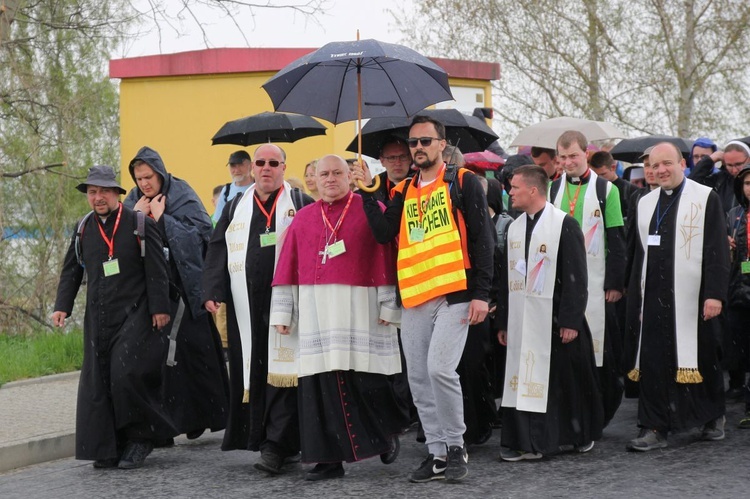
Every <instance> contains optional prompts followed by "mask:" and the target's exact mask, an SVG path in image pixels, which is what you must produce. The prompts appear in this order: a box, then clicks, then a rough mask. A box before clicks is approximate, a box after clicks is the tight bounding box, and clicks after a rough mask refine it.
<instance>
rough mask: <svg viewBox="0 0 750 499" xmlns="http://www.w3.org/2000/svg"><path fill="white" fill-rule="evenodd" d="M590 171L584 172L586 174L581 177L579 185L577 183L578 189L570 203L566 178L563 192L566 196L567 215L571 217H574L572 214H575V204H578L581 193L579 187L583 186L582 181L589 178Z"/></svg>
mask: <svg viewBox="0 0 750 499" xmlns="http://www.w3.org/2000/svg"><path fill="white" fill-rule="evenodd" d="M590 171H591V170H586V173H584V174H583V175H581V183H579V184H578V187H577V188H576V194H575V197H574V198H573V201H572V202H571V200H570V188H569V186H568V179H567V178H566V179H565V192H567V194H568V213H569V214H570V216H571V217H575V215H574V214H575V212H576V204H577V203H578V195H579V194H580V193H581V186H582V185H583V179H585V178H586V177H588V176H589V172H590Z"/></svg>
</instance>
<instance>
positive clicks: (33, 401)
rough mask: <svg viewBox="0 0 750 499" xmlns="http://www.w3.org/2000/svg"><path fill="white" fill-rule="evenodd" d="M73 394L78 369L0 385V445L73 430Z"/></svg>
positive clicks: (75, 395)
mask: <svg viewBox="0 0 750 499" xmlns="http://www.w3.org/2000/svg"><path fill="white" fill-rule="evenodd" d="M77 395H78V373H69V374H65V375H60V376H50V377H48V378H47V379H45V381H44V382H39V381H38V380H29V382H16V383H8V384H6V385H4V386H3V387H2V389H0V421H1V422H2V424H0V447H4V446H6V445H12V444H14V443H19V442H22V441H25V440H27V439H29V438H32V437H34V438H42V437H45V436H51V435H58V434H61V433H73V432H75V418H76V397H77Z"/></svg>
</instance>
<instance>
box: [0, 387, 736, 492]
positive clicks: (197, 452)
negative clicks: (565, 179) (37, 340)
mask: <svg viewBox="0 0 750 499" xmlns="http://www.w3.org/2000/svg"><path fill="white" fill-rule="evenodd" d="M742 409H743V405H742V404H733V405H729V406H728V419H729V423H730V424H728V425H727V438H726V440H724V441H721V442H700V441H697V431H692V432H686V433H683V434H680V435H676V436H672V437H670V446H669V447H668V448H667V449H663V450H658V451H653V452H651V453H647V454H636V453H629V452H625V451H624V446H625V443H626V442H627V441H628V440H629V439H630V438H632V437H633V434H634V433H635V429H634V421H635V410H636V405H635V402H634V401H632V400H626V401H625V402H624V403H623V406H622V407H621V409H620V412H618V414H617V416H616V418H615V420H614V421H613V422H612V424H611V425H610V426H609V427H608V428H607V429H606V430H605V435H604V438H603V439H602V440H601V441H600V442H598V443H597V445H596V447H594V449H593V450H592V451H591V452H590V453H588V454H583V455H577V454H567V455H562V456H558V457H554V458H550V459H544V460H542V461H538V462H521V463H499V462H498V461H497V460H496V457H497V454H498V450H499V447H498V446H499V436H498V435H496V436H493V438H492V439H491V440H490V441H489V442H488V443H487V444H485V445H483V446H479V447H475V448H474V449H471V450H470V459H469V465H470V474H469V476H468V477H467V479H466V481H465V482H464V483H463V484H461V485H450V484H447V483H444V482H432V483H428V484H412V483H408V482H407V481H406V478H405V477H406V474H407V473H408V471H409V470H411V469H412V468H413V467H415V466H416V465H418V464H419V461H420V460H421V459H422V457H423V454H422V452H423V450H422V446H420V445H419V444H417V443H416V442H415V441H414V433H413V432H412V433H408V434H406V435H405V436H404V437H403V438H402V443H403V447H402V453H401V456H400V457H399V459H398V460H397V461H396V462H395V463H394V464H392V465H390V466H385V465H383V464H381V463H380V461H379V460H378V459H370V460H367V461H364V462H361V463H355V464H351V465H346V476H345V477H344V478H343V479H339V480H331V481H326V482H319V483H310V482H304V481H303V480H302V476H303V473H304V469H305V468H307V467H308V466H307V465H294V466H293V467H291V468H290V469H289V471H288V473H287V474H285V475H283V476H280V477H267V476H265V475H264V474H262V473H259V472H257V471H256V470H254V469H253V468H252V463H254V462H255V461H256V459H257V458H258V454H255V453H251V452H242V451H233V452H221V450H220V449H219V446H220V442H221V433H218V434H213V435H208V436H204V437H201V438H200V439H198V440H196V441H190V442H188V441H187V440H184V439H178V440H177V445H176V446H175V447H173V448H170V449H157V450H155V451H154V453H153V454H152V455H151V456H150V457H149V459H148V460H147V466H145V467H144V468H142V469H140V470H134V471H121V470H117V469H114V470H95V469H93V468H92V466H91V464H90V463H89V462H83V461H76V460H74V459H63V460H60V461H55V462H52V463H46V464H41V465H36V466H31V467H28V468H23V469H20V470H16V471H13V472H7V473H3V474H0V498H3V499H14V498H31V497H33V498H38V499H43V498H55V499H60V498H76V499H79V498H82V497H92V498H93V497H95V498H115V497H116V498H122V497H127V498H133V499H137V498H169V499H174V498H177V497H178V498H193V497H195V498H198V497H200V498H204V497H211V498H214V497H243V498H247V497H256V496H262V497H274V498H276V497H311V498H312V497H315V498H325V499H331V498H336V497H360V496H367V497H409V498H419V497H441V498H449V497H461V496H466V497H472V498H474V497H486V498H490V497H491V498H495V497H583V498H585V497H628V498H631V497H680V498H686V497H713V498H723V497H727V498H728V497H747V495H748V488H750V480H748V478H747V475H748V473H747V463H748V462H750V430H744V431H743V430H737V429H735V428H734V424H733V423H734V422H736V421H737V420H738V418H739V417H740V414H741V411H742Z"/></svg>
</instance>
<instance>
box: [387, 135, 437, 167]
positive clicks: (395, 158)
mask: <svg viewBox="0 0 750 499" xmlns="http://www.w3.org/2000/svg"><path fill="white" fill-rule="evenodd" d="M430 142H432V139H430ZM416 145H417V144H416V143H415V144H414V146H415V147H416ZM422 145H424V144H422ZM428 145H429V144H428ZM425 147H427V146H425ZM382 159H383V161H387V162H389V163H395V162H396V161H408V160H409V159H411V156H409V155H408V154H399V155H398V156H383V158H382Z"/></svg>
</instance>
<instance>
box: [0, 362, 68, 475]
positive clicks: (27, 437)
mask: <svg viewBox="0 0 750 499" xmlns="http://www.w3.org/2000/svg"><path fill="white" fill-rule="evenodd" d="M80 375H81V372H80V371H73V372H68V373H62V374H53V375H50V376H42V377H40V378H31V379H23V380H19V381H11V382H9V383H6V384H4V385H2V386H0V392H2V393H3V394H4V397H5V396H6V395H7V396H8V397H9V398H10V400H11V401H12V400H14V397H19V396H20V397H25V396H27V395H26V393H27V392H29V393H37V392H38V391H39V390H38V389H35V388H33V387H34V386H35V385H44V384H48V383H55V382H57V383H61V382H67V383H65V384H66V385H73V384H74V383H76V380H77V379H78V378H79V377H80ZM48 390H49V389H45V391H48ZM50 403H52V401H49V403H48V404H47V405H49V404H50ZM42 405H44V403H43V404H42ZM35 410H39V409H38V408H37V409H35ZM47 410H55V408H54V407H47ZM6 412H7V411H6ZM6 416H8V415H7V414H6ZM18 416H20V417H22V418H34V415H33V410H32V412H29V409H28V407H26V409H24V410H23V412H22V413H21V414H18ZM13 417H15V416H13ZM30 424H32V423H31V422H30ZM32 426H33V424H32ZM65 426H67V425H65ZM35 433H36V434H35ZM74 455H75V426H74V425H71V427H70V428H69V429H68V428H65V427H63V428H56V429H54V430H52V431H50V430H49V429H48V430H47V431H46V432H45V430H44V429H43V428H36V429H33V428H32V431H29V432H26V431H21V432H20V433H18V434H15V435H13V434H11V435H10V439H9V440H8V439H7V435H6V437H5V438H4V441H3V442H0V473H2V472H6V471H11V470H14V469H16V468H23V467H24V466H30V465H33V464H40V463H45V462H48V461H54V460H57V459H63V458H68V457H72V456H74Z"/></svg>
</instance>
